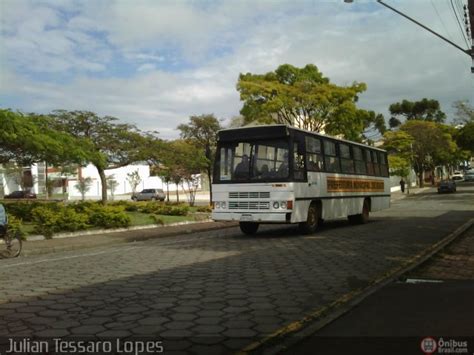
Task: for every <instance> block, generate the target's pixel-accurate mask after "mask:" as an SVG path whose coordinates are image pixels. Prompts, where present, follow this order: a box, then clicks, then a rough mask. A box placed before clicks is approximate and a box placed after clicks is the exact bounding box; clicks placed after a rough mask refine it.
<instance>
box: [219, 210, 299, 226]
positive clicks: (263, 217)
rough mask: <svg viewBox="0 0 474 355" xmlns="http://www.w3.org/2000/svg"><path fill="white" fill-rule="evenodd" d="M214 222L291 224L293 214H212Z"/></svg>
mask: <svg viewBox="0 0 474 355" xmlns="http://www.w3.org/2000/svg"><path fill="white" fill-rule="evenodd" d="M211 218H212V219H213V220H214V221H237V222H257V223H289V222H290V220H291V212H265V213H262V212H214V211H213V212H212V216H211Z"/></svg>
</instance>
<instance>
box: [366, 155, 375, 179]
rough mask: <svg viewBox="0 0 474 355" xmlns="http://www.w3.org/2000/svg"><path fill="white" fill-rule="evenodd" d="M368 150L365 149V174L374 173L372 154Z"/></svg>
mask: <svg viewBox="0 0 474 355" xmlns="http://www.w3.org/2000/svg"><path fill="white" fill-rule="evenodd" d="M370 153H371V152H370V150H366V151H365V158H366V159H365V160H366V162H367V175H374V164H373V163H372V155H371V154H370Z"/></svg>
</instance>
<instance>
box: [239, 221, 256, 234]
mask: <svg viewBox="0 0 474 355" xmlns="http://www.w3.org/2000/svg"><path fill="white" fill-rule="evenodd" d="M239 226H240V230H241V231H242V233H244V234H247V235H252V234H255V233H257V230H258V223H255V222H240V223H239Z"/></svg>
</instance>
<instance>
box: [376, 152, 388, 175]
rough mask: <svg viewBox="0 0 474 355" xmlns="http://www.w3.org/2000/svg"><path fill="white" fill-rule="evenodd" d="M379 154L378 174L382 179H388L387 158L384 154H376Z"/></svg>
mask: <svg viewBox="0 0 474 355" xmlns="http://www.w3.org/2000/svg"><path fill="white" fill-rule="evenodd" d="M378 154H379V162H380V173H381V175H382V176H383V177H388V166H387V157H386V156H385V153H382V152H380V153H378Z"/></svg>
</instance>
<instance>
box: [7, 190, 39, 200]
mask: <svg viewBox="0 0 474 355" xmlns="http://www.w3.org/2000/svg"><path fill="white" fill-rule="evenodd" d="M5 198H18V199H20V198H36V194H35V193H34V192H31V191H13V192H12V193H11V194H8V195H5Z"/></svg>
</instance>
